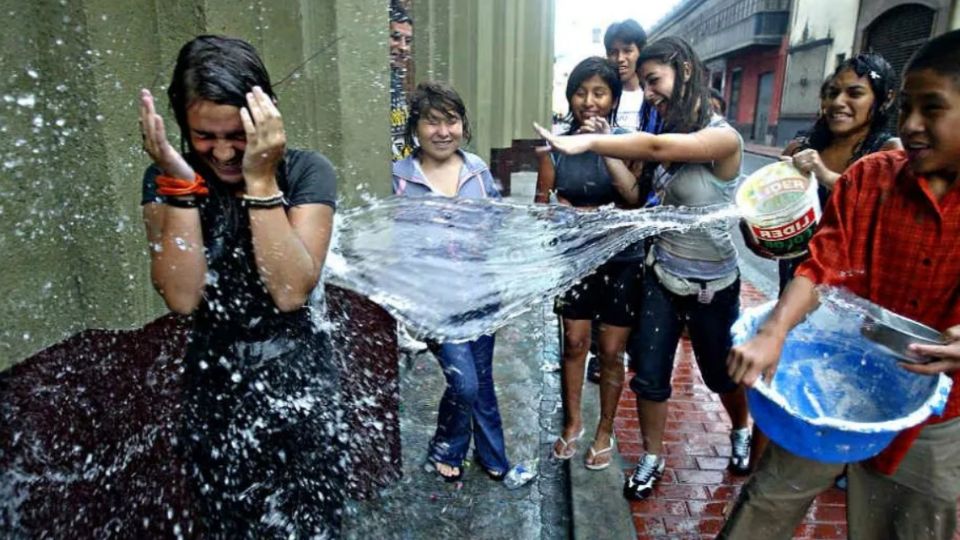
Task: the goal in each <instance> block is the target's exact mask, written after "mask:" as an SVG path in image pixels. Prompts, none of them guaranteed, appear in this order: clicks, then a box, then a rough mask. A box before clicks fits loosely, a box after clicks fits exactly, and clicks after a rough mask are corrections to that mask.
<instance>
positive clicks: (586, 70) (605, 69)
mask: <svg viewBox="0 0 960 540" xmlns="http://www.w3.org/2000/svg"><path fill="white" fill-rule="evenodd" d="M594 75H597V76H599V77H600V79H601V80H602V81H603V82H604V83H606V84H607V87H608V88H610V93H611V95H612V96H613V107H612V108H611V109H610V113H609V114H608V115H607V122H610V125H611V126H612V125H615V124H616V118H617V106H618V105H619V104H620V96H621V95H622V94H623V82H622V81H621V80H620V74H619V73H618V72H617V66H615V65H613V64H612V63H610V61H609V60H607V59H606V58H601V57H599V56H591V57H589V58H585V59H584V60H581V61H580V63H579V64H577V65H576V67H574V68H573V71H571V72H570V77H569V78H567V108H568V112H567V116H566V117H565V118H564V119H563V120H564V122H567V123H568V124H570V129H568V130H567V133H566V134H567V135H573V134H574V133H576V132H577V130H578V129H580V121H579V120H577V117H576V115H575V114H573V96H574V94H576V93H577V89H579V88H580V85H581V84H583V83H584V81H586V80H588V79H591V78H593V76H594Z"/></svg>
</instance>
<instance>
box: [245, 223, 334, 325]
mask: <svg viewBox="0 0 960 540" xmlns="http://www.w3.org/2000/svg"><path fill="white" fill-rule="evenodd" d="M249 212H250V230H251V232H252V234H253V252H254V256H255V258H256V261H257V270H258V272H259V274H260V279H261V280H262V281H263V283H264V285H266V287H267V291H269V292H270V297H271V298H273V302H274V303H275V304H276V305H277V308H279V309H280V311H294V310H296V309H299V308H300V307H301V306H303V304H304V303H305V302H306V301H307V298H308V297H309V295H310V291H312V290H313V288H314V287H316V286H317V282H318V280H319V279H320V272H321V270H322V269H323V263H324V261H325V260H326V256H327V248H328V247H329V246H330V235H331V233H332V232H333V208H331V207H329V206H327V205H325V204H305V205H301V206H295V207H293V208H291V209H290V212H289V215H288V214H287V213H286V212H284V211H283V208H282V207H279V206H278V207H275V208H251V209H250V210H249Z"/></svg>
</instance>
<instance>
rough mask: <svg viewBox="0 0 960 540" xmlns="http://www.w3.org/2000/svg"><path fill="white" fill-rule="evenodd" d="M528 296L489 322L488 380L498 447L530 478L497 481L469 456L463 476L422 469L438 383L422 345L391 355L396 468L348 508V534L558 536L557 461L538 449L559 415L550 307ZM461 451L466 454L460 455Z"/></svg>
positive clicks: (562, 476) (563, 527)
mask: <svg viewBox="0 0 960 540" xmlns="http://www.w3.org/2000/svg"><path fill="white" fill-rule="evenodd" d="M550 308H551V305H550V304H549V303H545V304H543V305H542V306H537V307H535V308H534V309H532V310H531V311H530V312H528V313H527V314H525V315H524V316H522V317H520V318H519V319H518V321H517V322H515V323H513V324H511V325H508V326H507V327H505V328H503V329H501V330H500V331H499V332H497V343H496V348H495V350H494V364H493V365H494V381H495V383H496V389H497V398H498V400H499V404H500V412H501V415H502V417H503V423H504V434H505V438H506V443H507V455H508V456H509V458H510V460H511V462H512V463H518V462H520V463H524V464H526V465H527V466H528V467H530V468H532V469H534V470H536V471H537V472H538V475H537V478H536V479H534V480H533V481H532V482H531V483H530V484H528V485H526V486H523V487H521V488H519V489H516V490H512V491H511V490H507V489H506V488H504V487H503V485H502V484H499V483H496V482H493V481H492V480H490V479H488V478H487V476H486V475H485V474H484V473H483V471H482V469H480V467H479V466H472V465H471V464H470V463H469V462H468V463H467V464H466V467H465V473H464V476H463V480H462V482H460V483H457V484H449V483H445V482H443V481H442V480H441V479H440V478H438V477H436V476H435V475H433V474H430V473H427V472H425V471H424V470H423V462H424V457H425V454H426V448H427V442H428V441H429V440H430V438H431V437H432V436H433V433H434V430H435V429H436V419H437V406H438V403H439V400H440V396H441V394H442V393H443V390H444V387H445V383H444V379H443V374H442V372H441V370H440V367H439V364H438V363H437V360H436V359H435V358H434V357H433V355H432V354H431V353H429V352H425V353H420V354H415V355H410V356H406V357H401V363H402V367H401V382H400V403H401V410H400V417H401V418H400V423H401V441H402V443H401V444H402V454H403V477H402V479H401V480H399V481H398V482H397V483H396V484H395V485H394V486H391V487H390V488H388V489H386V490H384V491H383V492H382V493H381V494H380V496H379V498H375V499H373V500H370V501H363V502H354V503H351V505H350V506H349V508H348V516H347V519H346V524H345V528H344V537H345V538H349V539H368V538H377V539H420V538H435V539H440V538H473V539H491V540H492V539H500V538H523V539H564V538H568V537H569V530H570V515H571V511H570V503H569V481H568V477H567V472H566V470H565V469H564V468H563V467H562V466H561V465H560V464H558V463H556V462H554V461H553V460H551V459H548V456H549V455H550V454H549V452H550V445H551V443H552V442H553V438H552V434H553V433H556V432H557V430H558V426H560V425H561V422H562V418H561V416H560V414H561V413H560V407H559V403H558V396H559V386H560V379H559V373H558V372H557V371H556V370H555V368H556V364H557V360H558V339H557V336H558V334H557V326H556V317H555V316H554V315H553V314H552V311H551V309H550ZM469 457H470V456H469V455H468V458H469Z"/></svg>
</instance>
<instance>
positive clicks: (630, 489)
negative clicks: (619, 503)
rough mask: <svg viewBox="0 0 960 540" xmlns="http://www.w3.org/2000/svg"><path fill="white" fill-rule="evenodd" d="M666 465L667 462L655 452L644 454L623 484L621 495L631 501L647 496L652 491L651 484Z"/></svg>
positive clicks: (661, 473)
mask: <svg viewBox="0 0 960 540" xmlns="http://www.w3.org/2000/svg"><path fill="white" fill-rule="evenodd" d="M666 467H667V463H666V462H665V461H664V460H663V458H662V457H660V456H658V455H656V454H644V455H643V457H642V458H640V461H639V462H638V463H637V466H636V468H635V469H633V474H631V475H630V477H629V478H627V481H626V483H624V484H623V496H624V497H626V498H628V499H630V500H633V501H639V500H643V499H646V498H647V497H649V496H650V494H651V493H653V486H654V485H655V484H656V483H657V480H659V479H660V477H662V476H663V470H664V469H666Z"/></svg>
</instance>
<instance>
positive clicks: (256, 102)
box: [240, 87, 333, 311]
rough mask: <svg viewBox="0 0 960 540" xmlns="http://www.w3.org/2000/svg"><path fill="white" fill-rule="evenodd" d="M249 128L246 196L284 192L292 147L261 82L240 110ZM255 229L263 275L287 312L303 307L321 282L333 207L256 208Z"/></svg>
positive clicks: (245, 159)
mask: <svg viewBox="0 0 960 540" xmlns="http://www.w3.org/2000/svg"><path fill="white" fill-rule="evenodd" d="M240 118H241V120H242V121H243V127H244V131H246V140H247V147H246V150H245V151H244V154H243V177H244V183H245V186H246V195H248V196H251V197H271V196H274V195H276V194H277V193H279V191H280V190H279V188H278V187H277V178H276V170H277V164H278V163H279V161H280V159H281V158H282V156H283V151H284V148H285V147H286V132H285V131H284V128H283V120H282V118H281V116H280V111H279V110H277V108H276V106H275V105H274V104H273V101H272V100H271V99H270V97H269V96H268V95H267V94H266V93H264V92H263V90H261V89H260V88H259V87H254V89H253V91H252V92H250V93H248V94H247V107H245V108H243V109H241V110H240ZM248 211H249V213H250V230H251V233H252V236H253V251H254V257H255V259H256V262H257V271H258V272H259V274H260V279H261V280H262V281H263V284H264V285H265V286H266V287H267V291H269V293H270V297H271V298H273V301H274V303H275V304H276V305H277V308H279V309H280V310H281V311H293V310H296V309H299V308H300V307H301V306H303V304H304V302H306V300H307V297H308V296H309V295H310V291H312V290H313V288H314V287H316V286H317V281H318V280H319V279H320V271H321V270H322V269H323V263H324V260H325V259H326V254H327V248H328V247H329V244H330V235H331V233H332V231H333V208H331V207H329V206H327V205H324V204H304V205H300V206H295V207H293V208H291V209H290V211H289V214H288V213H287V212H285V211H284V209H283V207H282V206H275V207H272V208H254V207H251V208H250V209H249V210H248Z"/></svg>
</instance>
